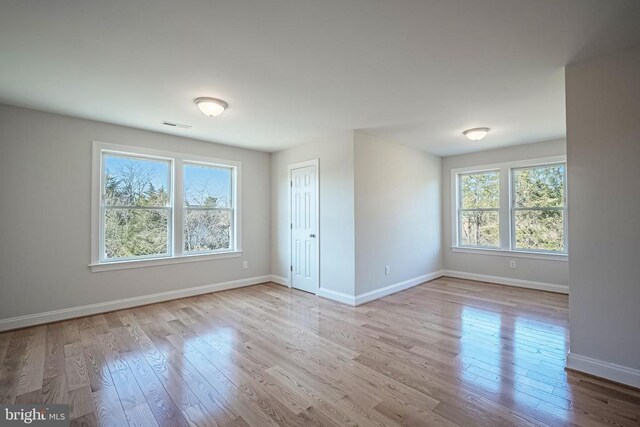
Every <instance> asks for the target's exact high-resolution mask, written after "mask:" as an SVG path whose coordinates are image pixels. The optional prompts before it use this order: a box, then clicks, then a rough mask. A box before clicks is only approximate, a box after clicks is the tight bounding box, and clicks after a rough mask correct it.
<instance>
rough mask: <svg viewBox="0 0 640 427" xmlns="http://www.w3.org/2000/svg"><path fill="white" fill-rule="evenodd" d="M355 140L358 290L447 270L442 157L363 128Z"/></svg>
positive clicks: (366, 289) (375, 287)
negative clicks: (387, 268) (387, 269)
mask: <svg viewBox="0 0 640 427" xmlns="http://www.w3.org/2000/svg"><path fill="white" fill-rule="evenodd" d="M354 144H355V148H354V150H355V151H354V152H355V155H354V158H355V218H356V221H355V224H356V225H355V233H356V295H360V294H363V293H366V292H370V291H373V290H377V289H380V288H383V287H385V286H389V285H392V284H395V283H399V282H402V281H405V280H408V279H413V278H416V277H419V276H423V275H425V274H429V273H434V272H436V271H438V270H441V269H442V257H441V247H442V246H441V244H442V242H441V233H440V227H441V221H440V220H441V218H440V215H441V208H440V189H441V186H440V176H441V173H440V157H437V156H433V155H430V154H427V153H424V152H422V151H418V150H415V149H413V148H410V147H406V146H403V145H399V144H396V143H393V142H389V141H386V140H383V139H380V138H377V137H375V136H372V135H370V134H368V133H365V132H362V131H356V132H355V134H354ZM386 265H388V266H390V267H391V273H390V274H389V275H388V276H386V275H385V271H384V268H385V266H386Z"/></svg>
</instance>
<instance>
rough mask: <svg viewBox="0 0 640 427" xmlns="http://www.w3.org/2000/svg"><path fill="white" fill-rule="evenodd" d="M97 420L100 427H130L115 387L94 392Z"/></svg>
mask: <svg viewBox="0 0 640 427" xmlns="http://www.w3.org/2000/svg"><path fill="white" fill-rule="evenodd" d="M93 401H94V403H95V407H96V418H97V419H98V424H99V425H100V426H109V427H111V426H113V427H122V426H126V425H128V422H127V417H126V416H125V414H124V410H123V409H122V405H121V404H120V400H119V398H118V393H117V392H116V389H115V387H106V388H103V389H101V390H98V391H94V392H93Z"/></svg>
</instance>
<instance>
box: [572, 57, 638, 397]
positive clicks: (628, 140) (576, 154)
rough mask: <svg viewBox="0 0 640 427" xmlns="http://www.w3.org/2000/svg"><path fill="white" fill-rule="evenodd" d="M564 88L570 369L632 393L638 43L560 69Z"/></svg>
mask: <svg viewBox="0 0 640 427" xmlns="http://www.w3.org/2000/svg"><path fill="white" fill-rule="evenodd" d="M566 85H567V87H566V91H567V93H566V97H567V155H568V165H569V175H568V177H569V197H570V202H571V208H570V210H569V238H570V247H571V249H570V253H569V271H570V286H571V294H570V295H569V311H570V324H571V354H570V356H569V359H568V364H569V366H570V367H573V368H576V369H580V370H585V371H587V372H590V373H593V374H596V375H601V376H607V377H609V378H610V379H614V380H616V381H619V382H623V383H628V384H631V385H634V386H635V387H640V332H639V329H640V256H639V255H638V248H639V247H640V246H639V243H640V223H639V219H640V47H637V48H635V49H630V50H624V51H621V52H618V53H615V54H613V55H609V56H605V57H601V58H597V59H594V60H590V61H588V62H584V63H578V64H574V65H570V66H568V67H567V69H566ZM585 358H589V359H585ZM610 364H615V365H622V366H624V367H625V368H621V367H619V366H618V367H616V366H611V365H610Z"/></svg>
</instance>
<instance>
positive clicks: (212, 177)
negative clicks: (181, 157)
mask: <svg viewBox="0 0 640 427" xmlns="http://www.w3.org/2000/svg"><path fill="white" fill-rule="evenodd" d="M231 194H232V193H231V168H223V167H213V166H204V165H196V164H187V165H185V166H184V201H185V206H206V207H216V208H230V207H231Z"/></svg>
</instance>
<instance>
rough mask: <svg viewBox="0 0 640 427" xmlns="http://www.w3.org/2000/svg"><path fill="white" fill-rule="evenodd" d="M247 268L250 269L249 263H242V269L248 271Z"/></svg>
mask: <svg viewBox="0 0 640 427" xmlns="http://www.w3.org/2000/svg"><path fill="white" fill-rule="evenodd" d="M247 268H249V261H242V269H243V270H246V269H247Z"/></svg>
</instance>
